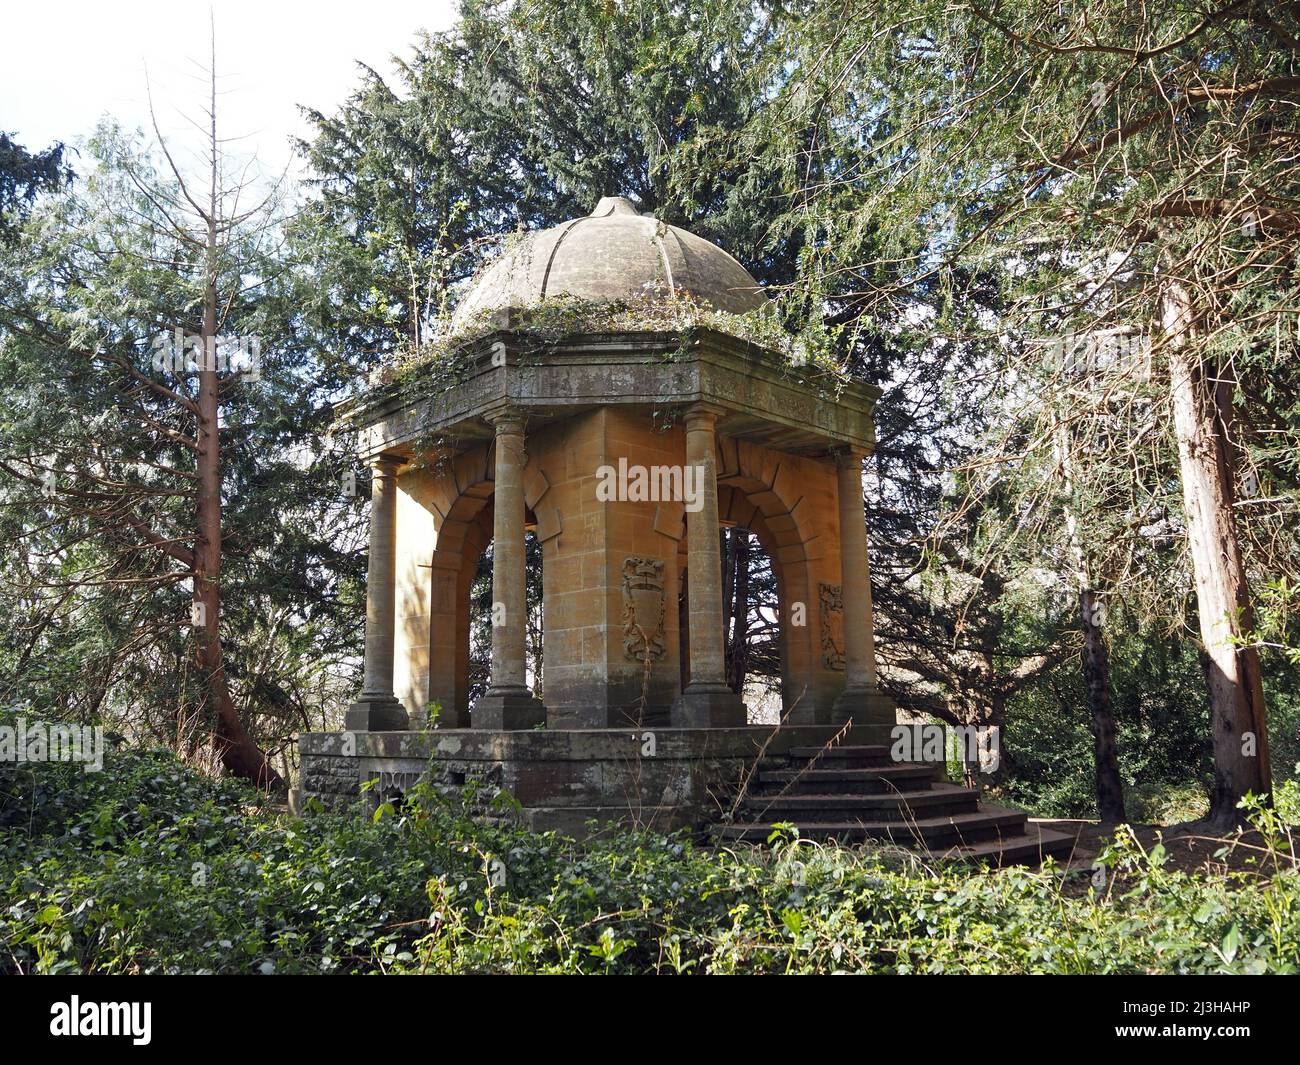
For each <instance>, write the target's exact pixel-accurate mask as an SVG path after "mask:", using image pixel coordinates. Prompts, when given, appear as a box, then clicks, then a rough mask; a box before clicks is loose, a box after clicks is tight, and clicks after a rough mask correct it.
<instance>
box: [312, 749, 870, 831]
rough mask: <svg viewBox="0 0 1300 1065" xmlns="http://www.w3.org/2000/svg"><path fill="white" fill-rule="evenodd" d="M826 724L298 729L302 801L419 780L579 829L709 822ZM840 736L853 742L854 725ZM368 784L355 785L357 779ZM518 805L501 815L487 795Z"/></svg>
mask: <svg viewBox="0 0 1300 1065" xmlns="http://www.w3.org/2000/svg"><path fill="white" fill-rule="evenodd" d="M841 731H842V730H841V729H839V728H835V727H833V726H825V725H823V726H785V727H782V728H773V727H772V726H770V725H749V726H747V727H745V728H732V729H707V728H656V729H647V728H639V729H631V728H628V729H522V730H513V731H495V730H492V729H484V728H468V729H431V730H429V731H427V732H357V733H342V732H319V733H302V734H301V735H300V736H299V738H298V749H299V752H300V754H301V766H302V776H301V780H302V794H303V800H304V802H306V800H308V799H314V800H316V801H317V802H319V803H321V804H322V805H324V806H325V807H326V808H328V809H332V810H339V811H342V810H347V809H349V808H351V809H355V810H357V812H358V813H360V812H361V811H362V810H368V811H370V812H371V813H373V812H374V809H375V807H376V805H377V804H378V803H380V802H384V801H394V802H395V801H397V800H398V799H399V798H401V797H402V796H405V795H406V794H407V793H408V792H409V791H410V789H411V788H412V787H414V786H415V785H416V783H418V782H419V781H422V780H427V781H429V782H431V783H432V784H434V785H435V786H436V787H438V788H441V789H446V790H447V791H449V792H451V793H453V794H455V795H458V796H459V795H464V794H466V790H467V789H466V786H467V785H477V787H476V788H470V789H469V792H470V793H471V794H472V795H473V796H476V798H475V799H474V802H475V803H476V804H477V805H476V806H475V807H474V808H473V809H472V811H471V812H472V813H474V815H475V816H481V817H483V818H485V819H500V818H501V817H503V816H509V817H510V818H511V819H512V820H517V821H518V822H519V823H521V824H523V825H526V826H528V827H530V828H532V829H533V830H534V831H538V832H545V831H550V830H552V829H554V830H556V831H560V832H563V833H565V834H566V835H573V836H577V837H582V836H587V835H589V834H591V832H592V829H591V823H592V822H596V823H598V824H599V825H602V826H606V827H605V828H604V829H596V831H602V830H604V831H608V830H610V829H609V827H608V826H614V825H623V826H627V825H649V826H653V827H655V828H659V829H665V830H670V829H675V828H679V827H685V826H693V827H703V826H706V825H711V824H714V823H715V822H716V821H717V820H718V817H719V815H720V814H722V813H724V812H725V811H726V810H727V809H728V808H729V807H730V804H731V796H733V795H734V794H735V792H736V789H737V788H738V787H739V786H740V783H741V781H742V780H744V779H745V778H746V777H748V776H751V775H752V774H753V773H754V771H755V767H764V768H766V767H769V766H770V767H779V766H780V765H782V764H783V763H784V758H785V755H786V753H787V752H789V751H790V750H791V749H792V748H799V747H820V746H822V745H824V744H827V743H829V742H831V740H832V738H833V737H835V736H837V735H839V734H840V732H841ZM851 731H852V738H851V739H844V740H843V742H846V743H858V742H861V741H860V740H859V739H858V730H857V729H856V728H854V729H853V730H851ZM372 780H373V781H375V784H374V785H373V786H371V787H370V788H367V789H366V790H364V791H363V790H362V784H363V783H364V782H366V781H372ZM499 790H504V791H506V792H508V793H509V794H510V795H511V796H513V797H514V798H515V799H516V800H517V801H518V803H519V808H518V810H517V811H516V812H512V813H508V814H503V812H502V809H501V807H500V805H499V804H498V803H496V802H495V801H494V796H496V795H497V794H498V791H499Z"/></svg>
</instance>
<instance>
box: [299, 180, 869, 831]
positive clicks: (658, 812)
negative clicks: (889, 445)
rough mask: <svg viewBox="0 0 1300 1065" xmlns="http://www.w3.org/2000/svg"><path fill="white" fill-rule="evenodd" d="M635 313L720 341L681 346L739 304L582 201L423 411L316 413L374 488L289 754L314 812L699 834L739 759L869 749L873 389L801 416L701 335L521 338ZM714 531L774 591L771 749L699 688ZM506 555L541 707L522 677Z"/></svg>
mask: <svg viewBox="0 0 1300 1065" xmlns="http://www.w3.org/2000/svg"><path fill="white" fill-rule="evenodd" d="M647 292H655V293H660V294H662V295H664V296H665V297H667V298H668V299H669V300H680V301H682V303H683V305H684V306H685V305H690V304H692V303H693V304H694V305H697V306H704V307H708V308H712V309H713V310H715V311H718V312H724V313H723V314H722V315H715V316H713V317H712V318H711V319H710V321H725V320H726V315H728V314H743V313H745V312H748V311H752V310H754V309H756V308H758V307H760V306H761V305H762V304H763V302H764V300H765V299H766V296H765V295H764V293H763V291H762V290H761V288H760V286H759V285H757V284H756V283H755V281H754V280H753V278H752V277H751V276H750V275H749V274H748V273H747V272H746V271H745V269H744V268H743V267H741V266H740V264H739V263H738V262H736V260H735V259H733V258H732V257H731V256H730V255H728V254H727V253H726V252H725V251H723V250H722V249H721V248H719V247H717V246H716V245H714V244H712V243H710V242H708V241H706V240H703V239H701V238H700V237H698V236H695V235H693V234H691V233H688V232H685V231H684V230H682V229H679V228H677V227H675V226H670V225H666V224H664V223H663V222H661V221H659V220H657V219H655V218H653V217H650V216H647V215H645V214H642V213H640V212H639V211H638V209H637V208H636V207H635V206H634V205H633V203H632V202H631V201H629V200H627V199H623V198H617V197H609V198H606V199H603V200H601V201H600V203H599V204H598V205H597V206H596V209H595V210H594V211H593V212H592V213H591V214H590V215H587V216H585V217H581V218H576V219H573V220H571V221H569V222H566V223H564V224H563V225H559V226H556V227H554V228H551V229H546V230H542V231H538V232H533V233H530V234H527V235H525V236H524V237H523V238H522V239H520V240H517V241H515V242H514V243H513V245H512V246H511V247H510V248H509V249H508V250H507V251H506V252H504V253H503V254H502V255H501V256H500V257H499V258H498V259H496V260H495V261H494V262H493V263H492V264H491V265H490V266H489V267H488V268H487V269H485V270H484V271H483V272H482V273H481V274H480V275H479V276H478V277H477V278H476V279H475V280H474V281H473V282H472V284H471V287H470V288H469V289H468V291H467V293H466V296H465V298H464V299H463V300H462V302H461V303H460V305H459V306H458V308H457V311H456V321H455V322H454V323H453V326H454V327H460V328H462V329H463V328H464V327H465V326H466V325H467V324H468V323H479V324H480V327H479V328H476V329H472V330H467V331H466V335H467V336H469V337H471V338H472V339H466V340H465V341H464V347H463V350H461V351H460V352H459V356H460V360H459V363H458V365H459V366H460V367H461V368H462V369H461V371H460V372H459V373H458V374H457V375H456V376H455V379H454V381H453V382H452V383H450V384H448V383H447V379H446V377H445V376H443V377H439V378H438V379H437V383H436V386H435V384H434V380H433V371H430V374H429V377H430V380H429V381H427V382H421V381H420V380H418V379H417V380H414V381H413V380H412V378H411V376H410V375H407V376H405V377H404V378H403V379H402V380H401V381H394V382H390V383H388V384H385V385H380V386H376V387H373V388H372V389H370V390H369V391H368V392H367V393H366V394H365V395H364V396H362V397H360V399H359V400H357V401H354V402H352V403H351V404H349V406H348V408H347V409H346V410H345V411H344V412H343V413H344V416H345V417H346V418H347V419H349V421H350V422H351V424H352V425H353V426H354V427H355V428H356V430H357V432H358V440H359V445H358V448H359V452H360V457H361V458H362V459H363V460H364V461H366V462H367V463H368V464H369V466H370V468H371V470H372V471H373V479H372V482H371V484H372V488H371V504H370V508H371V509H370V554H369V571H368V572H369V578H368V586H367V602H366V634H365V682H364V688H363V690H362V691H361V692H360V694H359V695H358V697H357V700H356V702H355V703H354V704H353V705H352V706H351V707H350V708H349V709H348V711H347V715H346V720H345V722H344V727H345V731H343V732H340V733H317V734H310V735H304V736H303V737H301V741H300V746H301V753H302V766H303V777H302V784H303V792H304V793H305V794H306V795H311V796H316V797H317V798H319V799H322V800H323V801H325V802H327V803H333V804H337V803H339V802H340V801H342V800H344V799H349V798H351V797H354V796H356V795H357V794H358V792H359V785H360V782H361V781H364V780H369V779H372V778H374V779H377V780H378V782H379V783H378V786H377V788H376V793H378V794H385V793H386V794H389V795H392V794H395V793H400V792H402V791H403V790H405V789H406V788H409V787H410V785H411V783H412V782H413V781H415V780H416V779H418V778H419V777H420V776H421V775H423V774H426V773H432V774H433V776H434V777H435V778H436V779H438V780H440V781H443V782H445V783H449V784H457V783H462V782H466V781H469V780H480V781H483V782H485V783H488V784H491V785H498V786H501V787H504V788H505V789H506V790H508V791H510V792H511V794H512V795H513V796H514V797H515V799H517V800H518V802H519V803H520V804H522V810H523V812H522V816H523V817H524V818H526V819H527V820H528V822H529V823H530V824H533V825H535V826H537V827H539V828H552V827H556V828H562V829H565V830H569V831H582V830H583V826H584V825H586V824H587V823H588V822H589V821H590V820H592V819H595V820H597V821H613V820H620V819H623V820H627V819H632V820H640V821H645V822H650V821H653V822H654V823H656V824H659V825H663V826H667V825H680V824H692V823H693V824H700V823H704V822H707V821H709V820H711V819H716V818H717V816H718V813H719V811H720V810H722V809H725V808H726V807H727V805H728V802H729V800H728V795H729V794H731V793H732V792H734V790H735V787H736V784H737V781H738V780H739V778H740V776H741V774H742V773H743V772H744V771H745V770H747V769H748V768H749V767H751V766H752V765H753V764H754V763H755V760H756V759H757V758H758V757H759V755H760V753H761V754H762V757H763V758H766V759H771V758H773V757H781V756H782V755H783V754H784V753H786V752H788V751H791V750H801V749H805V748H816V747H819V746H820V745H822V744H824V743H826V742H827V741H828V740H830V738H831V737H832V736H835V735H837V734H838V733H841V732H842V731H843V730H844V727H845V726H851V730H852V737H853V739H852V741H851V742H852V743H855V744H861V743H864V742H867V743H877V744H879V743H884V742H887V736H888V728H889V726H892V725H893V723H894V709H893V706H892V705H891V704H890V702H889V701H888V700H887V699H885V698H884V697H882V696H881V694H880V693H879V691H878V690H877V687H876V670H875V657H874V648H873V636H872V606H871V582H870V574H869V572H868V564H867V528H866V524H865V520H864V508H863V490H862V463H863V460H864V459H865V458H866V456H867V455H869V454H870V453H871V450H872V446H873V441H874V436H873V429H872V411H873V405H874V403H875V400H876V398H877V395H878V392H877V390H876V389H874V388H873V387H871V386H870V385H867V384H863V383H850V384H848V385H847V386H842V387H839V388H838V389H837V390H828V388H827V386H826V381H827V375H825V374H824V373H822V372H818V371H817V370H816V369H815V368H810V367H798V366H793V367H792V366H791V360H790V359H789V358H788V357H786V356H783V355H781V354H779V353H777V352H775V351H772V350H768V349H766V348H764V347H762V346H759V345H756V344H754V343H752V342H748V341H746V340H743V339H740V338H739V337H738V336H736V335H732V334H730V333H728V332H727V331H726V330H725V328H724V327H711V328H702V327H701V328H692V329H689V330H667V331H665V330H663V329H661V328H655V329H654V330H651V331H627V332H610V331H602V332H590V331H582V330H575V331H573V332H571V333H563V334H555V333H554V331H552V334H551V335H549V336H548V337H546V338H544V339H539V337H538V335H537V333H536V332H535V331H532V330H530V328H529V321H530V318H529V316H530V312H533V311H535V310H536V309H537V308H538V307H544V306H546V305H547V302H548V301H552V302H554V301H557V300H572V301H581V303H582V304H583V305H598V304H601V303H607V302H613V301H630V300H635V299H638V298H642V297H643V296H644V295H645V294H646V293H647ZM482 323H487V324H486V326H485V327H484V326H482ZM417 376H418V375H417ZM730 525H736V526H740V527H742V528H745V529H748V530H750V531H751V532H752V533H753V534H754V536H755V537H756V538H757V540H758V542H759V543H760V544H761V545H762V547H763V548H764V549H765V550H766V552H767V554H768V555H769V557H770V559H771V564H772V569H773V573H774V575H775V580H776V585H777V592H778V598H779V603H780V663H781V678H780V682H781V683H780V690H781V702H782V724H781V726H780V727H779V728H774V727H773V726H771V725H765V726H759V725H751V724H749V723H748V720H747V716H746V706H745V704H744V702H743V700H742V696H741V695H740V694H738V693H736V692H733V691H732V690H731V689H730V688H728V686H727V684H726V682H725V680H724V676H725V672H724V617H723V592H722V564H721V558H720V543H719V541H720V536H719V530H720V529H721V528H723V527H726V526H730ZM529 533H531V534H532V535H533V536H534V537H535V538H536V541H537V542H538V543H539V544H540V549H541V557H542V569H541V581H542V617H543V637H542V659H543V662H544V669H543V670H542V681H543V684H544V690H542V691H535V690H533V689H532V687H530V682H531V679H532V678H531V677H530V674H529V672H528V670H527V668H526V655H525V639H526V626H525V620H526V601H525V588H526V572H525V567H526V552H525V538H526V536H527V535H528V534H529ZM489 543H491V545H492V612H493V616H492V627H491V641H492V647H491V676H490V683H489V686H488V688H487V690H486V692H485V693H484V694H482V695H480V696H479V697H478V698H477V699H476V700H474V701H473V703H472V704H471V701H470V698H469V693H470V683H469V662H470V640H471V610H470V585H471V582H472V580H473V577H474V573H475V567H476V564H477V560H478V559H479V557H480V555H481V554H482V553H483V551H484V549H485V548H486V546H487V545H488V544H489ZM430 707H436V708H437V709H436V719H435V720H433V721H431V720H430Z"/></svg>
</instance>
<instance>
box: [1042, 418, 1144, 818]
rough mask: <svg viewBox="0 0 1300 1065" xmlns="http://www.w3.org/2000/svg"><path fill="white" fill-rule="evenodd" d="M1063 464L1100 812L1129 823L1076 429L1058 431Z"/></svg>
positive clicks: (1066, 525)
mask: <svg viewBox="0 0 1300 1065" xmlns="http://www.w3.org/2000/svg"><path fill="white" fill-rule="evenodd" d="M1058 446H1059V447H1060V452H1061V465H1062V469H1063V471H1064V473H1065V486H1066V492H1067V494H1068V496H1069V499H1070V502H1067V503H1066V506H1065V528H1066V534H1067V536H1068V537H1069V541H1070V553H1071V554H1072V555H1073V556H1074V570H1075V574H1074V576H1075V583H1076V587H1077V589H1078V596H1079V626H1080V628H1081V629H1082V631H1083V650H1082V652H1081V657H1082V664H1083V682H1084V686H1085V688H1086V690H1087V693H1088V709H1089V710H1090V711H1091V713H1092V765H1093V780H1094V789H1095V791H1096V794H1097V816H1098V817H1099V818H1101V820H1103V821H1107V822H1114V823H1115V824H1124V823H1125V822H1127V821H1128V816H1127V814H1126V812H1125V810H1124V783H1123V780H1122V778H1121V777H1120V775H1119V750H1118V747H1117V745H1116V742H1115V712H1114V708H1113V706H1112V704H1111V698H1110V658H1109V656H1108V655H1107V653H1106V637H1105V634H1104V633H1103V632H1102V618H1103V617H1104V607H1103V606H1102V604H1101V602H1100V601H1099V600H1098V599H1097V593H1096V590H1095V589H1094V588H1093V587H1092V574H1091V567H1090V566H1089V565H1088V555H1087V552H1086V551H1085V550H1084V548H1083V537H1082V535H1081V534H1080V532H1079V520H1078V517H1077V513H1076V507H1075V504H1074V493H1075V481H1074V449H1073V440H1072V437H1071V432H1070V430H1069V429H1068V428H1067V427H1064V426H1062V427H1061V429H1060V433H1059V443H1058Z"/></svg>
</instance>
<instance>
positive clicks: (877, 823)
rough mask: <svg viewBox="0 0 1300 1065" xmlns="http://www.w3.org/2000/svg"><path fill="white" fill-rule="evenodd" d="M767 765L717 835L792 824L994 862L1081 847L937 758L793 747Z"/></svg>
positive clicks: (823, 833) (733, 837)
mask: <svg viewBox="0 0 1300 1065" xmlns="http://www.w3.org/2000/svg"><path fill="white" fill-rule="evenodd" d="M768 762H769V763H770V765H760V767H759V768H758V771H757V773H756V774H755V779H752V780H751V781H750V784H749V788H748V790H747V792H746V794H745V796H744V798H743V799H742V800H741V803H740V806H739V808H738V809H737V811H736V819H735V821H734V822H733V823H731V824H724V825H718V826H717V827H716V828H715V830H714V838H715V839H717V840H718V841H719V842H738V841H739V842H748V843H763V842H765V841H766V840H767V838H768V836H769V835H770V834H771V832H772V830H773V827H774V826H775V825H776V824H778V823H781V822H786V823H793V824H794V825H795V826H797V827H798V829H799V835H800V837H801V838H803V839H813V840H821V841H829V840H836V841H839V842H842V843H861V842H865V841H867V840H880V841H887V842H890V843H894V844H898V845H902V846H907V847H911V848H914V849H917V850H923V851H926V852H928V853H930V854H932V855H935V856H937V857H944V858H950V859H967V860H971V861H980V862H985V863H988V864H991V865H1011V864H1036V863H1038V862H1039V861H1041V860H1042V859H1043V858H1044V857H1046V856H1047V855H1049V854H1052V855H1056V856H1057V857H1058V858H1061V859H1065V858H1068V857H1069V854H1070V851H1071V850H1072V849H1073V846H1074V840H1073V838H1072V837H1070V836H1068V835H1065V834H1064V833H1061V832H1054V831H1051V830H1049V829H1045V828H1042V827H1040V826H1038V825H1031V824H1029V823H1028V815H1027V814H1025V813H1023V812H1021V811H1019V810H1011V809H1008V808H1006V807H1003V806H994V805H992V804H991V803H986V802H981V801H980V789H979V788H966V787H962V786H960V785H957V784H949V783H946V782H943V781H940V780H938V779H937V776H938V774H937V772H936V768H935V767H934V766H932V765H921V764H916V763H910V762H904V763H899V762H894V761H891V759H890V753H889V748H888V747H886V746H841V747H826V748H820V747H793V748H791V749H790V751H789V754H788V755H786V756H785V757H784V758H781V759H769V760H768Z"/></svg>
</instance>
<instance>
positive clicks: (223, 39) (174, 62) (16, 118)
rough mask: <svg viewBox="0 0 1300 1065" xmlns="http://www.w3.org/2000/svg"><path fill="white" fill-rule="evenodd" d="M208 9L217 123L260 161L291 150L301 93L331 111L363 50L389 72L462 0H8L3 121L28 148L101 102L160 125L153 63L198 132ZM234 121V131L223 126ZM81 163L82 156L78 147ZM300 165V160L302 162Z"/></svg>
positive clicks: (163, 112)
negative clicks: (13, 0) (12, 0)
mask: <svg viewBox="0 0 1300 1065" xmlns="http://www.w3.org/2000/svg"><path fill="white" fill-rule="evenodd" d="M209 10H211V13H212V15H213V16H214V17H215V21H216V42H217V71H218V82H217V88H218V98H217V112H218V123H219V128H218V133H219V135H230V136H238V137H239V138H240V139H239V140H237V141H235V142H233V143H232V144H230V145H229V146H228V149H229V150H230V151H231V152H232V153H234V154H236V155H238V156H243V157H248V156H252V155H254V154H255V155H256V157H257V161H258V163H259V166H260V168H261V170H262V171H263V173H264V174H266V175H269V176H274V175H276V174H278V173H280V172H281V171H282V170H284V169H285V167H286V166H288V165H290V164H291V161H292V150H291V148H290V146H289V139H290V137H292V136H294V135H303V134H305V133H306V132H307V128H308V127H307V126H306V124H305V123H304V122H303V120H302V118H301V116H300V115H299V112H298V105H299V104H305V105H307V106H310V107H314V108H316V109H317V110H320V111H324V112H325V113H329V112H331V111H333V110H334V109H335V108H337V107H338V106H339V105H340V104H341V103H342V102H343V101H344V100H345V99H346V98H347V96H348V94H349V93H350V92H351V91H352V90H353V89H354V88H355V87H356V86H357V85H358V83H359V73H358V69H357V62H358V61H362V62H365V63H367V64H368V65H370V66H373V67H374V68H375V69H376V70H378V71H379V72H380V73H381V74H387V73H388V72H389V70H390V69H391V63H390V59H391V57H392V56H394V55H407V54H409V52H410V46H411V43H412V42H413V41H414V39H415V36H416V34H417V32H418V31H419V30H420V29H427V30H430V31H435V30H440V29H445V28H447V27H448V26H449V25H451V23H452V21H453V17H454V3H453V0H421V2H416V0H366V2H364V3H347V4H343V3H337V2H335V0H320V2H316V3H302V2H299V0H212V3H211V4H210V5H209V4H207V3H195V2H192V0H170V2H166V0H46V2H45V3H25V4H18V5H11V6H10V5H7V6H6V9H5V12H4V15H3V18H0V130H3V131H5V132H8V133H12V134H16V139H17V141H18V143H20V144H23V145H24V146H25V147H27V148H28V149H29V150H38V149H41V148H45V147H47V146H48V145H49V144H51V143H53V142H54V141H64V142H67V143H72V142H74V141H75V139H76V138H78V137H82V136H85V135H87V134H89V133H90V132H92V131H93V130H94V127H95V124H96V123H97V122H98V121H99V119H100V117H101V116H102V115H104V114H105V113H108V114H111V115H113V116H114V117H115V118H117V119H118V120H119V121H120V122H121V123H122V124H123V125H124V126H127V127H128V128H130V127H135V126H140V127H142V128H144V129H145V130H149V129H150V128H151V121H150V117H149V102H148V101H149V92H148V90H147V89H146V70H147V73H148V82H149V85H150V86H151V88H152V95H153V101H154V109H155V111H156V113H157V115H158V122H159V126H160V128H161V129H162V131H163V133H164V135H165V136H166V137H167V138H168V139H169V141H174V142H179V144H180V145H182V146H184V145H195V146H196V147H201V146H200V145H197V144H196V140H197V137H198V134H197V133H196V132H195V131H194V129H193V127H192V126H190V125H189V124H188V123H187V120H186V117H185V116H186V115H189V116H191V117H193V118H200V117H201V116H202V114H203V110H204V107H205V104H206V94H207V91H208V86H207V82H206V75H205V74H204V73H203V68H205V67H206V66H207V56H208V52H209V41H208V17H209ZM223 130H224V134H223V132H222V131H223ZM73 165H74V167H75V165H76V164H75V160H74V164H73ZM295 165H296V164H295Z"/></svg>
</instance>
